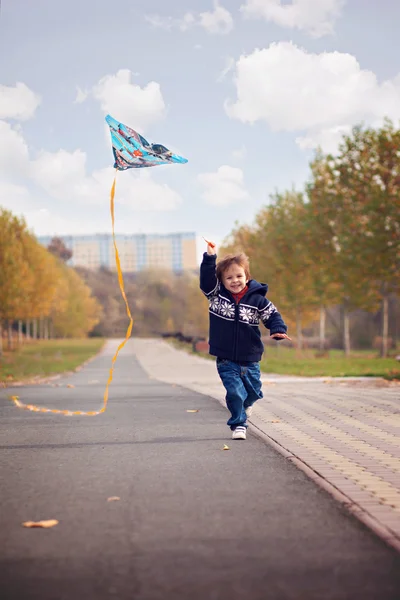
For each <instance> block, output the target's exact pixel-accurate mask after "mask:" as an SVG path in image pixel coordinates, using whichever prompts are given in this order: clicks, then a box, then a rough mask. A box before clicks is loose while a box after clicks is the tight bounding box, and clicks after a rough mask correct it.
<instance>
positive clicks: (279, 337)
mask: <svg viewBox="0 0 400 600" xmlns="http://www.w3.org/2000/svg"><path fill="white" fill-rule="evenodd" d="M271 337H272V338H274V339H275V340H290V341H292V338H290V337H289V336H288V335H286V333H273V334H272V335H271Z"/></svg>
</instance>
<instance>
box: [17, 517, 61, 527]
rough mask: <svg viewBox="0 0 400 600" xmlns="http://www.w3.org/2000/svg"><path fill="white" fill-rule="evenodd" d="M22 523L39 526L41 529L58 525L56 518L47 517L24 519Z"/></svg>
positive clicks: (28, 525) (27, 525)
mask: <svg viewBox="0 0 400 600" xmlns="http://www.w3.org/2000/svg"><path fill="white" fill-rule="evenodd" d="M22 525H23V526H24V527H31V528H32V527H41V528H43V529H48V528H49V527H54V525H58V521H57V520H56V519H49V520H48V521H25V523H22Z"/></svg>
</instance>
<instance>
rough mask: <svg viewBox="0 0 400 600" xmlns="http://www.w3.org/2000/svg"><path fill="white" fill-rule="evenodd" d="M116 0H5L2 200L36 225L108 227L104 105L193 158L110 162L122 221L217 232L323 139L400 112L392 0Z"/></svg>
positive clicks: (218, 235)
mask: <svg viewBox="0 0 400 600" xmlns="http://www.w3.org/2000/svg"><path fill="white" fill-rule="evenodd" d="M110 6H111V4H110V2H109V1H108V0H107V1H106V0H96V1H94V0H86V1H82V0H79V1H78V0H69V2H62V1H61V0H36V1H35V2H31V1H29V0H3V2H2V6H1V18H0V55H1V56H2V57H3V60H2V61H1V64H0V206H2V207H5V208H7V209H9V210H12V211H13V212H14V213H15V214H22V215H24V216H25V218H26V220H27V223H28V226H29V227H30V228H31V229H32V230H33V231H34V232H35V233H36V234H37V235H41V234H50V235H52V234H54V235H56V234H74V233H104V232H108V231H110V230H111V224H110V217H109V190H110V187H111V183H112V178H113V169H112V164H113V160H112V154H111V145H110V141H109V137H108V132H107V130H106V127H105V123H104V116H105V115H106V114H107V112H109V113H110V114H112V116H114V117H115V118H116V119H118V120H120V121H122V122H125V123H126V124H127V125H130V126H131V127H133V128H134V129H138V130H139V131H140V132H141V133H142V134H144V135H145V136H146V137H147V138H148V139H149V140H150V141H152V142H159V143H162V144H164V145H166V146H168V147H170V148H171V149H172V150H174V151H176V152H178V153H179V154H181V155H183V156H185V157H187V158H188V159H189V162H188V163H187V164H186V165H167V166H163V167H157V168H154V169H149V170H142V171H140V172H138V171H135V172H133V171H130V172H124V173H119V174H118V178H117V192H116V230H117V231H118V232H120V233H139V232H145V233H168V232H175V231H196V233H197V234H198V235H199V236H201V235H204V236H205V237H209V238H211V239H214V240H216V241H217V242H219V241H221V240H222V239H223V238H224V237H225V236H226V235H228V234H229V232H230V231H231V230H232V228H233V227H234V225H235V222H236V221H239V222H241V223H243V222H252V220H253V218H254V216H255V214H256V213H257V211H258V210H259V209H260V208H261V207H262V206H263V205H265V204H266V203H267V202H268V201H269V194H270V193H272V192H273V191H274V190H275V189H279V190H284V189H287V188H290V187H291V186H292V185H296V186H298V187H301V186H302V185H303V184H304V183H305V181H306V179H307V177H308V163H309V161H310V159H311V158H312V156H313V152H314V148H315V147H316V146H317V145H318V144H321V145H322V147H323V148H324V149H326V150H334V149H335V147H336V146H337V143H338V140H339V139H340V136H341V135H342V133H343V132H346V131H348V130H349V128H351V126H352V125H354V124H355V123H357V122H359V121H364V122H367V123H371V124H374V125H379V123H380V122H381V121H382V118H383V117H384V116H385V115H388V116H390V117H392V118H393V119H395V120H396V121H397V120H398V119H399V117H400V61H399V58H398V57H399V56H400V38H399V36H398V23H399V22H400V3H396V2H393V1H392V0H379V1H378V0H369V1H368V2H366V1H365V0H347V1H346V0H293V2H291V1H279V0H229V1H228V0H220V2H218V3H216V2H213V1H212V0H192V1H190V0H185V1H183V0H179V1H178V0H175V1H174V2H173V3H172V2H170V3H166V2H161V1H160V0H148V1H147V2H134V1H133V0H120V1H119V2H118V3H117V4H115V9H114V10H113V11H111V10H110ZM4 57H6V60H4ZM200 239H201V238H200ZM200 250H202V248H199V251H200Z"/></svg>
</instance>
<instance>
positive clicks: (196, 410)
mask: <svg viewBox="0 0 400 600" xmlns="http://www.w3.org/2000/svg"><path fill="white" fill-rule="evenodd" d="M186 412H199V410H198V409H197V408H196V409H189V410H187V411H186Z"/></svg>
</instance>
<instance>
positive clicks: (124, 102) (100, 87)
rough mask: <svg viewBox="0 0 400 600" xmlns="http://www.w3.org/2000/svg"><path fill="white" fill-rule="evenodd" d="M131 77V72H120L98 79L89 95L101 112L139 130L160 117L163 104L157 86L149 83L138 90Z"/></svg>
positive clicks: (153, 82) (163, 108) (122, 70)
mask: <svg viewBox="0 0 400 600" xmlns="http://www.w3.org/2000/svg"><path fill="white" fill-rule="evenodd" d="M131 78H132V73H131V71H129V70H128V69H120V70H119V71H118V72H117V73H116V74H115V75H106V76H105V77H103V78H102V79H100V81H99V82H98V83H97V85H95V86H94V88H93V90H92V94H93V96H94V97H95V98H96V100H98V101H99V102H100V104H101V108H102V110H103V111H104V112H106V113H110V114H111V115H112V116H113V117H115V118H116V119H118V120H119V121H124V122H126V123H131V124H132V125H133V126H134V127H135V129H138V130H139V131H143V130H144V129H145V128H146V127H147V126H148V125H149V124H150V123H153V122H155V121H157V120H159V119H161V118H162V117H163V115H164V113H165V103H164V99H163V96H162V93H161V89H160V84H159V83H157V82H155V81H151V82H150V83H148V84H147V85H146V86H145V87H143V88H141V87H140V86H139V85H137V84H134V83H131Z"/></svg>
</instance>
